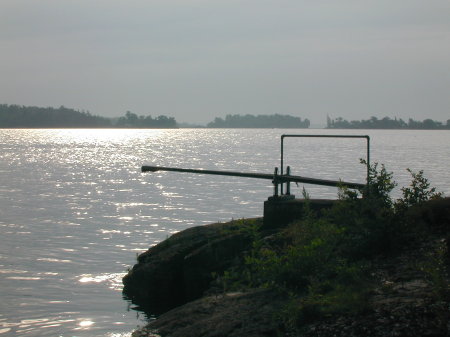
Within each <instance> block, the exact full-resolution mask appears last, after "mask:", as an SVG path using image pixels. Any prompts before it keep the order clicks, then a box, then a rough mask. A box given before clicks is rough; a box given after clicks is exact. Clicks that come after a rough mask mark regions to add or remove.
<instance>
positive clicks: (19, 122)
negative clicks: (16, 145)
mask: <svg viewBox="0 0 450 337" xmlns="http://www.w3.org/2000/svg"><path fill="white" fill-rule="evenodd" d="M176 127H177V122H176V120H175V118H173V117H167V116H163V115H161V116H158V117H155V118H152V117H151V116H138V115H136V114H134V113H132V112H130V111H127V112H126V113H125V116H123V117H119V118H107V117H100V116H94V115H91V113H90V112H88V111H77V110H74V109H70V108H66V107H64V106H61V107H59V108H57V109H56V108H51V107H48V108H41V107H35V106H30V107H26V106H20V105H8V104H0V128H176Z"/></svg>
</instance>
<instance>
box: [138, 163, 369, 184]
mask: <svg viewBox="0 0 450 337" xmlns="http://www.w3.org/2000/svg"><path fill="white" fill-rule="evenodd" d="M157 171H173V172H186V173H197V174H212V175H221V176H233V177H244V178H256V179H269V180H272V182H273V183H274V184H282V183H286V182H297V183H304V184H313V185H323V186H333V187H339V186H342V185H343V186H347V187H349V188H357V189H359V188H364V187H365V184H359V183H352V182H346V181H341V180H328V179H318V178H308V177H302V176H291V175H279V174H277V172H276V173H275V174H270V173H253V172H235V171H215V170H200V169H183V168H176V167H163V166H142V172H157Z"/></svg>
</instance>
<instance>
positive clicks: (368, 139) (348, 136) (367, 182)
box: [280, 134, 370, 194]
mask: <svg viewBox="0 0 450 337" xmlns="http://www.w3.org/2000/svg"><path fill="white" fill-rule="evenodd" d="M284 138H365V139H366V143H367V158H366V163H367V178H366V186H367V185H368V184H369V174H370V137H369V136H368V135H295V134H284V135H281V163H280V174H281V176H283V172H284ZM287 169H289V166H288V167H287ZM289 171H290V170H289ZM289 173H290V172H288V171H287V174H288V175H289ZM349 184H350V183H348V182H346V183H344V182H342V185H347V186H349ZM359 185H361V184H359ZM281 194H283V185H281ZM287 194H290V187H289V183H287Z"/></svg>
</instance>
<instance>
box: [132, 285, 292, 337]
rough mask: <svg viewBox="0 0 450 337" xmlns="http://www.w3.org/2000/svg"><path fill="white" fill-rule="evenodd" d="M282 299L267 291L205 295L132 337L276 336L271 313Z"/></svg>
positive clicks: (276, 308)
mask: <svg viewBox="0 0 450 337" xmlns="http://www.w3.org/2000/svg"><path fill="white" fill-rule="evenodd" d="M283 300H284V299H283V298H280V296H279V295H278V294H276V293H275V292H272V291H268V290H254V291H250V292H246V293H229V294H223V295H220V296H209V297H205V298H201V299H199V300H196V301H194V302H191V303H188V304H185V305H183V306H182V307H179V308H176V309H173V310H171V311H169V312H167V313H165V314H164V315H162V316H160V317H159V318H158V319H157V320H155V321H153V322H151V323H150V324H149V325H147V326H146V327H145V328H143V329H141V330H139V331H136V332H135V333H133V335H132V336H133V337H141V336H146V337H150V336H152V337H156V336H171V337H198V336H210V337H242V336H246V337H260V336H277V331H278V330H279V329H278V324H277V321H276V319H274V316H273V314H274V313H276V312H278V311H279V310H280V309H281V307H282V305H283V303H284V302H283Z"/></svg>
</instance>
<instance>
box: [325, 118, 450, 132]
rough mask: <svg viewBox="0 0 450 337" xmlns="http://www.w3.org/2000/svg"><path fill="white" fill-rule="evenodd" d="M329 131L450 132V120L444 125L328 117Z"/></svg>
mask: <svg viewBox="0 0 450 337" xmlns="http://www.w3.org/2000/svg"><path fill="white" fill-rule="evenodd" d="M327 129H410V130H448V129H450V119H448V120H447V123H446V124H444V123H442V122H439V121H434V120H432V119H429V118H427V119H424V120H423V121H416V120H414V119H412V118H409V119H408V122H405V121H404V120H403V119H401V118H399V119H397V118H394V119H392V118H389V117H384V118H382V119H378V118H377V117H373V116H372V117H371V118H370V119H366V120H364V119H363V120H353V121H348V120H346V119H343V118H342V117H338V118H335V119H331V118H330V117H329V116H327Z"/></svg>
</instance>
